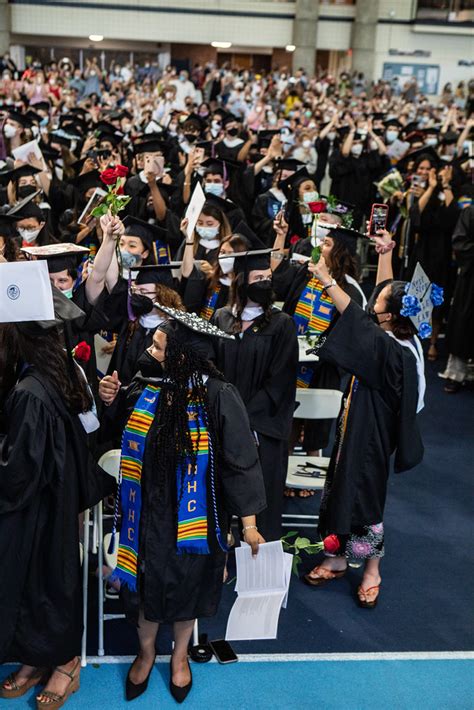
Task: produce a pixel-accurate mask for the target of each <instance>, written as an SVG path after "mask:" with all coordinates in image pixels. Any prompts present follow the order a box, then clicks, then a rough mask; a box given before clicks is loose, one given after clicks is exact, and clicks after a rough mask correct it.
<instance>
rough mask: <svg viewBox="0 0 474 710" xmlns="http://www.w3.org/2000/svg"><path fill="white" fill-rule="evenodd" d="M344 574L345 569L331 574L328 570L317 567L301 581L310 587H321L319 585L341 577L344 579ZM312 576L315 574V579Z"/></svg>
mask: <svg viewBox="0 0 474 710" xmlns="http://www.w3.org/2000/svg"><path fill="white" fill-rule="evenodd" d="M346 572H347V567H346V569H342V570H339V571H338V572H337V571H334V572H333V571H332V570H330V569H326V567H321V566H319V567H315V568H314V569H313V570H311V572H310V573H309V574H305V576H304V577H303V580H304V582H306V584H309V585H310V586H311V587H321V585H323V584H326V583H327V582H331V581H332V580H333V579H340V578H341V577H344V575H345V574H346ZM314 574H316V575H317V577H314V576H313V575H314Z"/></svg>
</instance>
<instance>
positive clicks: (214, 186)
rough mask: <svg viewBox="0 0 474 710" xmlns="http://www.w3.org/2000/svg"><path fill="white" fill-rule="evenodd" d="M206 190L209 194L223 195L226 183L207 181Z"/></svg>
mask: <svg viewBox="0 0 474 710" xmlns="http://www.w3.org/2000/svg"><path fill="white" fill-rule="evenodd" d="M204 192H207V194H208V195H216V196H217V197H222V195H223V194H224V183H223V182H206V183H204Z"/></svg>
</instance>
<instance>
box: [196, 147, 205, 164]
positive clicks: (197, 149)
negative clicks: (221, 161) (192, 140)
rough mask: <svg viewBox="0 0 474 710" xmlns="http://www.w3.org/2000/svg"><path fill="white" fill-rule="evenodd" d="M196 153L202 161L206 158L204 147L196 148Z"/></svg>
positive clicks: (197, 157)
mask: <svg viewBox="0 0 474 710" xmlns="http://www.w3.org/2000/svg"><path fill="white" fill-rule="evenodd" d="M194 155H195V156H196V159H197V160H199V162H200V163H202V161H203V160H204V148H195V149H194Z"/></svg>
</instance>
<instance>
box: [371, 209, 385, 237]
mask: <svg viewBox="0 0 474 710" xmlns="http://www.w3.org/2000/svg"><path fill="white" fill-rule="evenodd" d="M387 219H388V205H378V204H375V205H372V212H371V213H370V220H369V234H370V235H371V236H372V237H373V236H375V235H376V234H377V232H378V230H379V229H385V228H386V226H387Z"/></svg>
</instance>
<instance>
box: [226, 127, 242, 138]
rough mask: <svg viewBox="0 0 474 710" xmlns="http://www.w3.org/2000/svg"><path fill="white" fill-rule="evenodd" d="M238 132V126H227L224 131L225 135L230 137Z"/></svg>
mask: <svg viewBox="0 0 474 710" xmlns="http://www.w3.org/2000/svg"><path fill="white" fill-rule="evenodd" d="M238 132H239V129H238V128H228V129H227V131H226V133H227V135H228V136H232V137H234V136H236V135H237V134H238Z"/></svg>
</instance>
